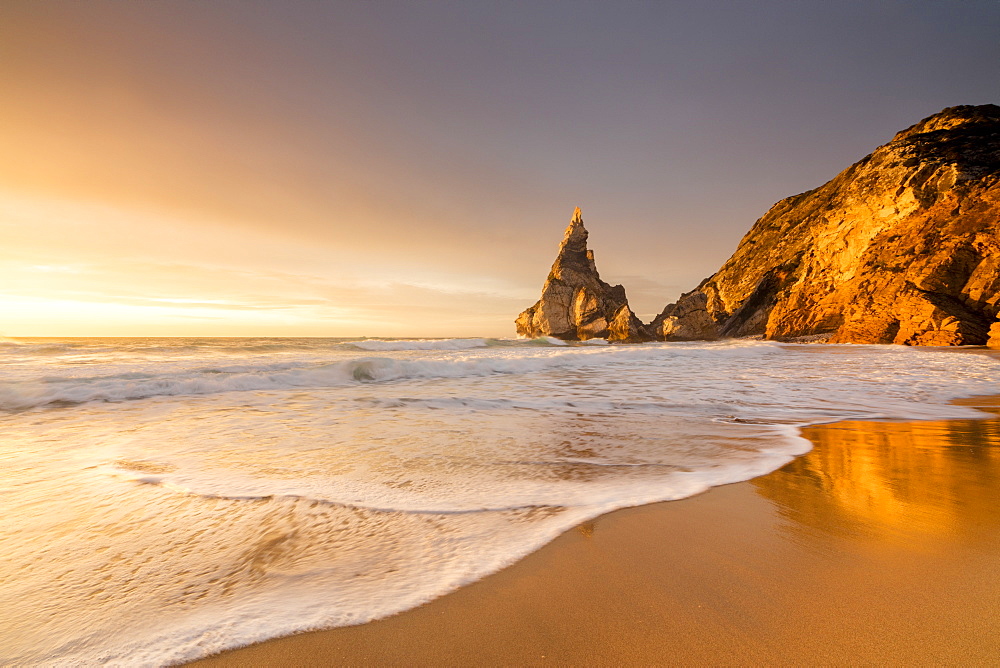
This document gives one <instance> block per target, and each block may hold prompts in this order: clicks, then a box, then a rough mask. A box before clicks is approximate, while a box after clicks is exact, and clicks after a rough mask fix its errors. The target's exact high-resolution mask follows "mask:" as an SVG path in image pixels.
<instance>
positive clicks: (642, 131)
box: [0, 0, 1000, 337]
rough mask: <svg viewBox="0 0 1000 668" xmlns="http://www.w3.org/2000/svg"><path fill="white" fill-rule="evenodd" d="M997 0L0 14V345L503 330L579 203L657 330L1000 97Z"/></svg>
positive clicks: (230, 5) (609, 262) (89, 9)
mask: <svg viewBox="0 0 1000 668" xmlns="http://www.w3.org/2000/svg"><path fill="white" fill-rule="evenodd" d="M998 36H1000V3H998V2H996V1H983V2H973V1H969V2H943V1H942V2H892V1H888V0H886V1H880V2H829V1H828V2H764V1H759V0H758V1H755V2H722V1H719V2H711V1H709V2H648V3H646V2H523V3H522V2H514V1H507V0H505V1H503V2H389V1H384V2H311V1H310V2H291V1H288V0H283V1H281V2H278V1H275V2H248V1H240V2H194V1H184V2H180V1H170V0H161V1H159V2H118V1H116V2H93V1H91V2H77V1H73V2H48V1H45V0H30V1H23V2H22V1H18V0H3V1H2V2H0V230H2V234H3V243H2V245H0V336H8V337H16V336H154V335H163V336H195V335H202V336H513V334H514V328H513V318H514V317H515V316H516V315H517V313H518V312H519V311H521V310H522V309H524V308H525V307H527V306H529V305H531V304H532V303H533V302H534V301H535V300H536V299H537V298H538V294H539V291H540V288H541V284H542V281H543V280H544V278H545V276H546V274H547V272H548V269H549V266H550V265H551V262H552V260H553V258H554V254H555V250H556V247H557V245H558V243H559V241H560V239H561V236H562V232H563V229H564V228H565V226H566V224H567V223H568V222H569V218H570V216H571V214H572V212H573V208H574V207H575V206H580V207H581V208H582V209H583V214H584V219H585V221H586V223H587V227H588V229H589V230H590V232H591V237H590V240H591V247H592V248H593V249H594V251H595V254H596V259H597V266H598V268H599V269H600V271H601V274H602V277H603V278H604V279H605V280H607V281H609V282H611V283H623V284H624V285H625V287H626V288H627V290H628V294H629V298H630V301H631V302H632V304H633V308H634V309H635V310H636V312H637V313H638V314H639V315H640V317H643V318H644V319H647V320H648V319H649V318H651V317H652V315H653V314H654V313H656V312H658V311H659V310H660V309H661V308H662V307H663V306H664V305H665V304H666V303H667V302H669V301H672V300H673V299H674V298H676V296H677V295H678V293H679V292H680V291H682V290H690V289H691V288H693V287H694V286H695V285H697V283H698V282H699V281H700V280H701V279H702V278H704V277H706V276H708V275H709V274H711V273H712V272H714V271H715V270H716V269H717V268H718V267H719V265H720V264H721V263H722V262H723V261H724V260H725V259H726V258H727V257H728V256H729V255H730V253H732V251H733V249H734V248H735V247H736V244H737V242H738V241H739V239H740V237H741V236H742V235H743V234H744V232H746V230H747V229H748V228H749V227H750V225H751V224H752V223H753V222H754V220H755V219H757V218H758V217H760V216H761V215H763V213H764V212H765V211H766V210H767V209H768V208H769V207H770V206H771V205H772V204H773V203H774V202H776V201H777V200H779V199H781V198H783V197H786V196H788V195H792V194H795V193H798V192H801V191H804V190H808V189H810V188H814V187H816V186H819V185H821V184H822V183H823V182H825V181H827V180H828V179H830V178H831V177H833V176H834V175H835V174H836V173H837V172H839V171H840V170H841V169H843V168H845V167H847V166H848V165H849V164H851V163H852V162H854V161H856V160H857V159H859V158H861V157H862V156H864V155H865V154H866V153H868V152H870V151H871V150H872V149H874V148H875V147H876V146H878V145H879V144H882V143H884V142H886V141H888V140H889V139H890V138H891V137H892V135H893V133H895V132H896V131H898V130H900V129H902V128H904V127H906V126H908V125H911V124H913V123H915V122H917V121H918V120H920V119H921V118H923V117H925V116H928V115H930V114H932V113H935V112H937V111H939V110H940V109H942V108H943V107H946V106H951V105H956V104H985V103H998V102H1000V37H998Z"/></svg>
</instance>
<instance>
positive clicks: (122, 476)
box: [0, 339, 1000, 666]
mask: <svg viewBox="0 0 1000 668" xmlns="http://www.w3.org/2000/svg"><path fill="white" fill-rule="evenodd" d="M598 343H600V342H598ZM998 371H1000V366H998V364H997V360H996V359H994V358H992V357H989V356H986V355H973V354H955V353H954V352H946V351H943V350H932V349H914V348H904V347H891V346H807V345H799V346H795V345H783V344H776V343H770V342H755V341H725V342H717V343H657V344H645V345H628V346H607V345H592V344H589V345H566V344H564V343H563V342H561V341H556V340H551V339H539V340H535V341H517V340H492V339H448V340H428V341H400V340H364V341H349V340H339V339H22V340H0V664H15V665H93V664H111V665H130V666H134V665H163V664H169V663H177V662H183V661H187V660H192V659H196V658H199V657H202V656H205V655H207V654H210V653H213V652H216V651H219V650H222V649H226V648H230V647H235V646H239V645H243V644H247V643H250V642H254V641H260V640H265V639H267V638H271V637H275V636H279V635H285V634H289V633H293V632H296V631H301V630H305V629H318V628H330V627H335V626H342V625H350V624H360V623H363V622H367V621H370V620H373V619H377V618H379V617H384V616H386V615H390V614H393V613H395V612H399V611H402V610H406V609H408V608H412V607H414V606H416V605H419V604H421V603H423V602H425V601H429V600H431V599H433V598H435V597H437V596H440V595H442V594H444V593H446V592H449V591H452V590H454V589H455V588H457V587H460V586H461V585H463V584H466V583H469V582H472V581H474V580H476V579H478V578H482V577H483V576H485V575H488V574H489V573H492V572H495V571H496V570H498V569H500V568H502V567H503V566H505V565H508V564H510V563H512V562H514V561H516V560H517V559H519V558H521V557H523V556H524V555H526V554H528V553H529V552H531V551H533V550H535V549H537V548H539V547H540V546H542V545H544V544H545V543H546V542H548V541H550V540H552V539H553V538H554V537H555V536H556V535H558V534H559V533H560V532H562V531H565V530H567V529H568V528H570V527H573V526H574V525H576V524H578V523H580V522H583V521H585V520H587V519H589V518H592V517H594V516H596V515H599V514H601V513H605V512H608V511H610V510H614V509H616V508H622V507H625V506H631V505H636V504H642V503H650V502H654V501H664V500H671V499H680V498H684V497H688V496H691V495H693V494H696V493H698V492H701V491H703V490H705V489H708V488H709V487H712V486H716V485H722V484H726V483H731V482H736V481H740V480H746V479H749V478H752V477H755V476H759V475H763V474H765V473H768V472H770V471H772V470H774V469H776V468H778V467H780V466H781V465H783V464H784V463H786V462H788V461H789V460H790V459H791V458H793V457H794V456H796V455H799V454H802V453H804V452H806V451H807V450H808V449H809V448H810V445H809V443H808V442H807V441H805V440H804V439H802V438H801V437H800V436H799V432H798V427H801V426H803V425H807V424H813V423H818V422H830V421H836V420H845V419H941V418H949V417H955V418H962V417H975V416H978V415H979V414H978V413H977V412H976V411H974V410H972V409H969V408H963V407H959V406H954V405H950V404H949V403H948V402H949V400H951V399H953V398H956V397H959V396H970V395H975V394H987V393H997V392H1000V373H998ZM664 549H669V545H665V546H664Z"/></svg>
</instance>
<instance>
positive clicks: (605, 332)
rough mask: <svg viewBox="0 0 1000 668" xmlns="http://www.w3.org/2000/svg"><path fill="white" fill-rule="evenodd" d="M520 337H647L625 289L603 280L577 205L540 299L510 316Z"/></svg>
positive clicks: (644, 339)
mask: <svg viewBox="0 0 1000 668" xmlns="http://www.w3.org/2000/svg"><path fill="white" fill-rule="evenodd" d="M514 322H515V325H516V326H517V334H518V336H524V337H528V338H537V337H540V336H552V337H556V338H559V339H564V340H567V341H585V340H587V339H607V340H608V341H621V342H633V343H634V342H638V341H648V340H650V338H651V337H650V336H649V333H648V332H647V331H646V328H645V326H644V325H643V324H642V322H641V321H640V320H639V319H638V318H637V317H635V314H634V313H632V309H630V308H629V305H628V299H626V297H625V288H623V287H622V286H620V285H614V286H612V285H608V284H607V283H605V282H604V281H602V280H601V276H600V274H598V273H597V266H596V265H595V264H594V253H593V251H591V250H588V248H587V228H585V227H584V225H583V216H582V215H581V213H580V209H576V211H575V212H574V213H573V219H572V220H571V221H570V224H569V227H567V228H566V235H565V236H564V237H563V240H562V243H561V244H560V245H559V254H558V255H557V256H556V261H555V262H554V263H553V264H552V270H551V271H550V272H549V276H548V278H547V279H545V284H544V285H543V286H542V298H541V299H539V300H538V302H536V303H535V305H534V306H531V307H529V308H527V309H526V310H525V311H523V312H522V313H521V314H520V315H519V316H517V320H515V321H514Z"/></svg>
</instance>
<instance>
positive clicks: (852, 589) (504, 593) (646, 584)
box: [197, 398, 1000, 666]
mask: <svg viewBox="0 0 1000 668" xmlns="http://www.w3.org/2000/svg"><path fill="white" fill-rule="evenodd" d="M961 403H965V404H968V405H974V406H981V407H985V408H986V409H987V410H991V411H992V412H994V413H997V414H998V416H1000V401H998V400H997V399H995V398H979V399H976V400H969V401H963V402H961ZM804 435H805V436H806V437H807V438H809V439H810V440H812V441H813V442H814V443H815V445H816V447H815V449H814V450H813V451H812V452H811V453H809V454H808V455H806V456H804V457H801V458H799V459H796V460H795V461H793V462H791V463H790V464H788V465H787V466H785V467H784V468H782V469H780V470H778V471H775V472H774V473H772V474H770V475H767V476H763V477H761V478H757V479H755V480H752V481H749V482H744V483H739V484H735V485H728V486H724V487H718V488H715V489H712V490H710V491H708V492H706V493H704V494H701V495H699V496H696V497H693V498H690V499H685V500H681V501H672V502H667V503H659V504H653V505H649V506H641V507H636V508H628V509H624V510H620V511H617V512H614V513H611V514H608V515H605V516H603V517H600V518H598V519H596V520H594V521H592V522H589V523H587V524H584V525H582V526H580V527H578V528H577V529H576V530H573V531H570V532H567V533H566V534H564V535H562V536H560V537H559V538H558V539H556V540H555V541H553V542H552V543H551V544H549V545H548V546H546V547H544V548H543V549H541V550H539V551H538V552H536V553H534V554H532V555H529V556H528V557H526V558H525V559H523V560H521V561H520V562H518V563H516V564H514V565H513V566H511V567H509V568H507V569H505V570H503V571H501V572H499V573H496V574H494V575H492V576H490V577H487V578H485V579H483V580H481V581H479V582H477V583H474V584H472V585H469V586H467V587H464V588H462V589H459V590H458V591H456V592H453V593H452V594H449V595H447V596H444V597H442V598H439V599H437V600H435V601H432V602H430V603H428V604H426V605H423V606H421V607H419V608H416V609H413V610H410V611H407V612H404V613H401V614H399V615H395V616H393V617H390V618H387V619H384V620H380V621H376V622H372V623H369V624H365V625H362V626H356V627H349V628H340V629H333V630H329V631H319V632H312V633H304V634H300V635H296V636H291V637H287V638H280V639H276V640H270V641H267V642H264V643H261V644H258V645H254V646H251V647H247V648H243V649H239V650H234V651H231V652H226V653H224V654H221V655H218V656H215V657H211V658H209V659H206V660H204V661H201V662H198V664H197V665H202V666H209V665H212V666H247V665H253V666H325V665H428V666H429V665H435V666H444V665H512V664H513V665H541V664H555V665H560V664H573V665H623V664H633V665H634V664H673V665H677V664H681V665H690V664H698V665H747V664H762V663H766V664H771V665H775V664H780V665H790V664H850V665H874V664H878V665H900V664H906V665H929V664H936V665H940V664H964V665H984V664H992V665H996V664H997V662H1000V578H998V574H1000V417H998V418H997V419H991V420H956V421H948V422H944V421H942V422H905V423H904V422H842V423H838V424H833V425H825V426H817V427H812V428H809V429H807V430H805V432H804Z"/></svg>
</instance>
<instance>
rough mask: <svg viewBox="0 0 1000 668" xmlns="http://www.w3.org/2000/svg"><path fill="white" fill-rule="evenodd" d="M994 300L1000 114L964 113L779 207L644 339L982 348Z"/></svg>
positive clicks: (912, 132)
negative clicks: (816, 340)
mask: <svg viewBox="0 0 1000 668" xmlns="http://www.w3.org/2000/svg"><path fill="white" fill-rule="evenodd" d="M998 302H1000V107H998V106H995V105H983V106H961V107H950V108H948V109H945V110H944V111H942V112H941V113H938V114H935V115H934V116H931V117H929V118H926V119H924V120H923V121H921V122H920V123H917V124H916V125H914V126H912V127H910V128H907V129H906V130H903V131H902V132H900V133H898V134H897V135H896V136H895V137H894V138H893V140H892V141H891V142H889V143H888V144H886V145H884V146H882V147H880V148H878V149H876V150H875V152H874V153H872V154H871V155H869V156H867V157H865V158H864V159H862V160H861V161H859V162H858V163H856V164H854V165H852V166H851V167H849V168H848V169H846V170H844V171H843V172H841V173H840V174H839V175H837V177H836V178H834V179H833V180H832V181H830V182H829V183H827V184H826V185H823V186H821V187H819V188H817V189H815V190H811V191H809V192H806V193H802V194H801V195H796V196H794V197H789V198H787V199H784V200H782V201H780V202H778V203H777V204H775V205H774V206H773V207H772V208H771V210H770V211H768V212H767V214H765V215H764V217H763V218H761V219H760V220H758V221H757V222H756V224H754V226H753V228H752V229H751V230H750V231H749V232H748V233H747V235H746V236H745V237H744V238H743V240H742V241H741V242H740V244H739V247H738V248H737V249H736V252H735V253H734V254H733V256H732V257H731V258H730V259H729V260H728V261H727V262H726V263H725V264H724V265H723V266H722V268H721V269H720V270H719V271H718V272H717V273H716V274H715V275H713V276H711V277H710V278H708V279H706V280H705V281H704V282H703V283H702V284H701V285H700V286H699V287H698V288H697V289H695V290H694V291H692V292H689V293H687V294H685V295H683V296H682V297H681V298H680V299H679V300H678V302H677V303H676V304H671V305H669V306H668V307H667V308H666V309H664V311H663V313H661V314H660V315H659V316H658V317H657V318H656V320H654V321H653V323H652V325H651V326H650V327H651V329H653V330H654V331H653V332H652V334H653V335H654V336H655V337H656V338H663V339H667V340H672V339H689V338H697V339H701V338H716V337H730V336H731V337H737V336H748V335H763V336H765V337H766V338H770V339H790V338H796V337H803V336H817V337H828V340H829V341H831V342H839V343H847V342H850V343H902V344H909V345H965V344H974V345H982V344H985V343H987V341H988V340H989V339H990V328H991V326H993V324H994V323H995V322H996V321H997V314H998V311H1000V303H998ZM993 333H994V334H993V339H992V341H991V343H992V344H997V345H1000V327H997V326H994V327H993Z"/></svg>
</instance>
